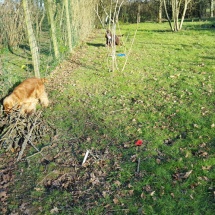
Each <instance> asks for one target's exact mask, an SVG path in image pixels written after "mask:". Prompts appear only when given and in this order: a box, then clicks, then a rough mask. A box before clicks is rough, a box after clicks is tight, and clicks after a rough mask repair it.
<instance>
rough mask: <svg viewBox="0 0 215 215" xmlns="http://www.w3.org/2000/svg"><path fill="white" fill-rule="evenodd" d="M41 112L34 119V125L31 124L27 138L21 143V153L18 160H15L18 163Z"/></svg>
mask: <svg viewBox="0 0 215 215" xmlns="http://www.w3.org/2000/svg"><path fill="white" fill-rule="evenodd" d="M41 113H42V112H41V111H40V112H39V114H38V115H37V116H36V118H35V120H34V124H33V126H32V127H31V129H30V130H29V132H28V135H27V137H26V138H25V140H24V142H23V144H22V148H21V151H20V152H19V156H18V158H17V161H19V160H20V159H21V158H22V155H23V153H24V150H25V148H26V146H27V143H28V142H29V140H30V138H31V134H32V132H33V130H34V127H35V125H36V123H37V119H38V118H39V117H40V115H41Z"/></svg>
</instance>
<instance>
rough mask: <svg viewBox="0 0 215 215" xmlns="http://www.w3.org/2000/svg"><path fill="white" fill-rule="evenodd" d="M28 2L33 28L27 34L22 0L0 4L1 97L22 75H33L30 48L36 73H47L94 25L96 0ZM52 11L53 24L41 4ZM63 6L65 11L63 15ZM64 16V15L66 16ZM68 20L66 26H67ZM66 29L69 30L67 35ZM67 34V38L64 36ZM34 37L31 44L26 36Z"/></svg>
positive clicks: (45, 74) (34, 0) (82, 39)
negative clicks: (34, 54) (35, 65)
mask: <svg viewBox="0 0 215 215" xmlns="http://www.w3.org/2000/svg"><path fill="white" fill-rule="evenodd" d="M27 2H28V13H29V16H30V22H31V26H32V27H33V31H32V32H31V33H30V34H29V33H27V32H29V31H27V30H29V29H27V28H26V20H25V19H26V16H25V15H24V9H23V4H22V1H11V0H5V1H4V3H0V4H1V5H0V32H1V34H0V97H1V98H2V97H4V96H5V95H6V94H7V93H8V90H10V88H13V86H14V85H16V83H17V82H20V81H21V80H23V79H24V78H27V77H30V76H34V75H35V74H34V65H33V62H32V52H31V51H32V49H37V50H38V54H39V59H38V63H39V72H40V76H41V77H44V76H47V75H48V74H49V73H50V72H51V70H53V69H54V68H55V66H56V65H57V64H58V63H59V62H60V61H61V60H62V59H64V58H65V56H67V55H68V54H69V52H70V50H69V40H70V41H71V44H72V48H74V47H76V46H77V45H78V44H79V43H80V42H81V41H84V40H85V39H86V38H87V37H88V36H89V34H90V33H91V31H92V29H93V28H94V25H95V19H96V14H95V12H94V8H95V5H96V3H97V2H98V0H88V1H85V0H63V1H55V0H53V1H48V0H44V1H42V0H40V1H38V0H32V1H27ZM47 2H51V4H49V5H48V7H49V9H50V10H51V11H52V13H53V17H52V18H53V23H51V19H50V14H49V13H48V11H47V7H45V4H46V3H47ZM66 8H67V9H68V12H69V14H66ZM66 15H68V16H66ZM68 23H69V24H70V28H68ZM53 25H54V27H55V30H56V31H55V36H56V43H57V49H58V51H59V57H58V59H56V55H55V52H56V50H55V49H56V47H55V46H54V43H53V34H52V26H53ZM68 29H70V30H71V32H70V34H68ZM68 35H71V38H68ZM31 36H34V37H35V42H34V43H33V46H30V44H29V38H30V37H31Z"/></svg>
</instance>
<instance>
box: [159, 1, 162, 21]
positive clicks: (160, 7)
mask: <svg viewBox="0 0 215 215" xmlns="http://www.w3.org/2000/svg"><path fill="white" fill-rule="evenodd" d="M162 9H163V0H160V1H159V9H158V23H161V22H162Z"/></svg>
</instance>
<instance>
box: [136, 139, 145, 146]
mask: <svg viewBox="0 0 215 215" xmlns="http://www.w3.org/2000/svg"><path fill="white" fill-rule="evenodd" d="M142 144H143V141H142V140H137V142H136V143H135V145H136V146H141V145H142Z"/></svg>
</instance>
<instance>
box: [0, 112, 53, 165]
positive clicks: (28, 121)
mask: <svg viewBox="0 0 215 215" xmlns="http://www.w3.org/2000/svg"><path fill="white" fill-rule="evenodd" d="M47 135H48V136H49V137H52V136H53V129H52V128H51V127H50V126H49V125H48V124H47V122H46V121H45V120H44V119H43V117H42V112H41V111H38V112H36V113H34V114H33V115H30V116H23V115H21V114H20V112H13V113H11V114H9V115H7V116H4V115H1V116H0V148H4V149H6V151H19V154H18V158H17V161H19V160H20V159H21V158H22V156H23V153H24V151H25V149H26V147H27V145H28V144H30V145H31V146H32V147H34V148H35V149H36V150H37V151H38V152H39V149H37V147H36V146H35V144H36V143H38V142H40V141H41V140H42V138H43V137H44V136H47Z"/></svg>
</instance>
